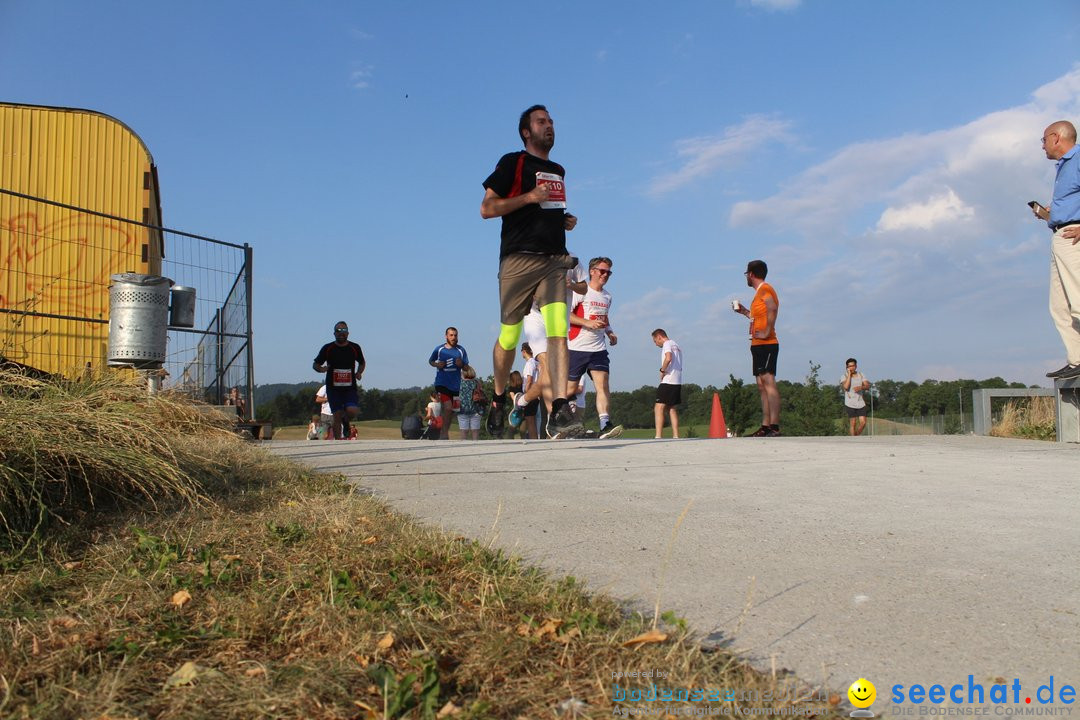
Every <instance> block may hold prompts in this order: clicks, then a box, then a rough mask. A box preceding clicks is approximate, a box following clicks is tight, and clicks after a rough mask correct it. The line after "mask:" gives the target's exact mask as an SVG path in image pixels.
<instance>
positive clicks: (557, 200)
mask: <svg viewBox="0 0 1080 720" xmlns="http://www.w3.org/2000/svg"><path fill="white" fill-rule="evenodd" d="M536 185H537V187H539V186H541V185H547V186H548V188H550V190H551V194H550V195H548V199H547V200H546V201H544V202H542V203H540V207H542V208H544V209H545V210H565V209H566V184H565V183H563V179H562V175H556V174H555V173H546V172H538V173H536Z"/></svg>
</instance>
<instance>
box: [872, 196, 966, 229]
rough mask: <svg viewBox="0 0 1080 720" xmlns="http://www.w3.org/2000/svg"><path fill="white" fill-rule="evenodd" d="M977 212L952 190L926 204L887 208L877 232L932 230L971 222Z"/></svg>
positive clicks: (918, 203) (915, 203) (879, 221)
mask: <svg viewBox="0 0 1080 720" xmlns="http://www.w3.org/2000/svg"><path fill="white" fill-rule="evenodd" d="M974 216H975V210H974V209H973V208H972V207H970V206H969V205H965V204H964V202H963V200H961V199H960V198H959V197H957V196H956V193H955V192H953V190H952V188H949V189H948V191H947V192H945V193H942V194H941V195H935V196H934V197H932V198H930V199H929V200H927V201H926V202H913V203H909V204H907V205H904V206H902V207H897V208H892V207H891V208H887V209H886V210H885V212H883V213H882V214H881V219H879V220H878V224H877V228H876V229H877V231H878V232H889V231H891V230H906V229H909V228H913V229H916V230H931V229H933V228H935V227H937V226H939V225H942V224H946V223H952V222H958V221H962V220H970V219H971V218H972V217H974Z"/></svg>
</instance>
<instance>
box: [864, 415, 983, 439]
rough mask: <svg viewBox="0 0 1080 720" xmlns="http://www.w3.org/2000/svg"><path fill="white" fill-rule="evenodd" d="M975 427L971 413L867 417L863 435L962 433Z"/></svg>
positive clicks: (968, 431) (966, 432)
mask: <svg viewBox="0 0 1080 720" xmlns="http://www.w3.org/2000/svg"><path fill="white" fill-rule="evenodd" d="M974 427H975V423H974V419H973V418H972V414H971V413H963V414H961V413H945V414H939V415H911V416H908V417H890V418H882V417H873V418H867V423H866V431H865V432H864V433H863V434H864V435H964V434H968V433H971V432H972V431H973V429H974Z"/></svg>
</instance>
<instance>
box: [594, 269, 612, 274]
mask: <svg viewBox="0 0 1080 720" xmlns="http://www.w3.org/2000/svg"><path fill="white" fill-rule="evenodd" d="M593 270H595V271H596V272H598V273H600V274H601V275H611V271H610V270H604V269H603V268H593Z"/></svg>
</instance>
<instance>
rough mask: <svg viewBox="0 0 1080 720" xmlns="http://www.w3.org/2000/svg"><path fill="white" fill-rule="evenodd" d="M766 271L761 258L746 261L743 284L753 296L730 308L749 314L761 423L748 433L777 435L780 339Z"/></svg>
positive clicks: (775, 304) (777, 306) (777, 305)
mask: <svg viewBox="0 0 1080 720" xmlns="http://www.w3.org/2000/svg"><path fill="white" fill-rule="evenodd" d="M768 272H769V267H768V265H766V264H765V262H764V261H762V260H751V261H750V262H749V263H747V265H746V273H744V274H745V275H746V284H747V285H748V286H750V287H752V288H754V300H753V302H751V303H750V307H749V308H747V307H745V306H743V305H741V304H738V303H736V304H735V305H734V306H733V307H732V309H733V310H734V311H735V312H737V313H739V314H741V315H745V316H746V317H748V318H750V355H751V357H752V358H753V369H754V379H755V380H757V386H758V394H759V395H761V427H760V428H758V429H757V431H755V432H753V433H751V437H779V435H780V390H779V389H778V388H777V387H776V356H777V355H778V354H779V353H780V342H779V341H778V340H777V339H776V313H777V311H778V310H779V309H780V300H779V299H778V298H777V297H776V291H775V290H773V287H772V285H770V284H769V283H767V282H765V276H766V275H767V274H768Z"/></svg>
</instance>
